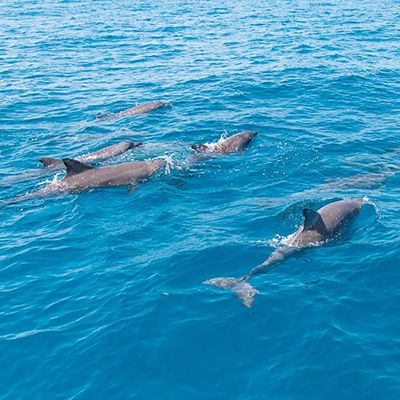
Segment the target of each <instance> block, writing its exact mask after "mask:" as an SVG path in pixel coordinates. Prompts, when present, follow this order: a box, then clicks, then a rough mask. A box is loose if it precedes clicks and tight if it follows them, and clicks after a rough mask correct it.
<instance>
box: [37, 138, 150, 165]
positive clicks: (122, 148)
mask: <svg viewBox="0 0 400 400" xmlns="http://www.w3.org/2000/svg"><path fill="white" fill-rule="evenodd" d="M142 144H143V143H142V142H136V143H134V142H130V141H128V140H124V141H122V142H119V143H115V144H112V145H111V146H107V147H104V148H102V149H100V150H97V151H94V152H93V153H88V154H85V155H83V156H79V157H75V158H74V159H75V160H78V161H82V162H97V161H104V160H107V159H108V158H111V157H115V156H119V155H120V154H123V153H125V152H126V151H128V150H129V149H133V148H135V147H138V146H141V145H142ZM39 161H40V162H41V163H42V164H43V166H44V167H45V168H64V167H65V165H64V163H63V160H61V159H59V158H52V157H41V158H39Z"/></svg>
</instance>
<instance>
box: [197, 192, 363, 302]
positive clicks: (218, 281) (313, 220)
mask: <svg viewBox="0 0 400 400" xmlns="http://www.w3.org/2000/svg"><path fill="white" fill-rule="evenodd" d="M363 202H364V200H363V199H359V198H355V199H347V200H339V201H335V202H333V203H329V204H327V205H325V206H324V207H322V208H320V209H319V210H318V211H313V210H311V209H310V208H305V209H304V210H303V215H304V223H303V225H302V226H301V227H300V228H299V229H298V230H297V231H296V232H295V233H293V234H292V235H290V236H289V238H288V243H287V245H286V246H285V247H282V248H279V249H277V250H275V251H274V252H273V253H272V254H271V256H270V257H269V258H268V259H267V260H266V261H264V262H263V263H262V264H260V265H258V266H256V267H254V268H253V269H252V270H251V271H250V272H249V273H248V274H246V275H244V276H242V277H241V278H214V279H208V280H206V281H204V282H203V283H205V284H207V285H214V286H217V287H220V288H223V289H228V290H232V291H233V292H234V293H235V296H236V297H237V298H238V299H239V300H241V302H242V303H243V304H244V305H245V306H246V307H251V306H252V304H253V301H254V296H255V295H256V294H257V293H259V292H258V290H256V289H255V288H254V287H253V286H251V285H250V284H249V283H248V280H249V279H250V278H252V277H253V276H255V275H259V274H262V273H265V272H266V271H265V270H266V269H267V268H269V267H271V266H272V265H274V264H276V263H278V262H281V261H284V260H285V259H286V258H287V257H289V256H291V255H292V254H294V253H295V252H296V251H298V250H300V249H303V248H306V247H310V246H319V245H322V244H324V243H326V242H328V241H330V240H332V239H333V238H334V237H335V236H337V235H338V234H339V233H340V232H341V231H342V230H343V229H344V228H345V227H346V226H347V225H348V224H349V223H350V222H351V221H352V220H353V219H354V217H355V216H356V215H357V214H358V213H359V211H360V210H361V207H362V205H363Z"/></svg>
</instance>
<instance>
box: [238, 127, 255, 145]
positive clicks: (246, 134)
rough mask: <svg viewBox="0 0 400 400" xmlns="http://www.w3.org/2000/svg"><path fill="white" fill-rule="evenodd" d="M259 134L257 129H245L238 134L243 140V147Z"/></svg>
mask: <svg viewBox="0 0 400 400" xmlns="http://www.w3.org/2000/svg"><path fill="white" fill-rule="evenodd" d="M257 135H258V132H256V131H243V132H240V133H239V134H238V136H239V137H240V139H241V141H242V146H243V147H244V146H247V145H248V144H250V142H251V141H252V140H253V138H254V137H255V136H257Z"/></svg>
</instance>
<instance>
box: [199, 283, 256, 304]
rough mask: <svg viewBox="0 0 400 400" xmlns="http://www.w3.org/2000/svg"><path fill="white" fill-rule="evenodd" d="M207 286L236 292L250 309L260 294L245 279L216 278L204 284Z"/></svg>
mask: <svg viewBox="0 0 400 400" xmlns="http://www.w3.org/2000/svg"><path fill="white" fill-rule="evenodd" d="M203 283H204V284H206V285H212V286H216V287H219V288H222V289H227V290H231V291H232V292H234V294H235V297H237V298H238V299H239V300H240V301H241V302H242V304H243V305H244V306H246V307H248V308H250V307H251V306H252V305H253V301H254V296H255V295H256V294H257V293H259V291H258V290H257V289H255V288H254V287H253V286H251V285H250V283H248V282H247V281H246V279H245V278H241V279H237V278H214V279H208V280H206V281H204V282H203Z"/></svg>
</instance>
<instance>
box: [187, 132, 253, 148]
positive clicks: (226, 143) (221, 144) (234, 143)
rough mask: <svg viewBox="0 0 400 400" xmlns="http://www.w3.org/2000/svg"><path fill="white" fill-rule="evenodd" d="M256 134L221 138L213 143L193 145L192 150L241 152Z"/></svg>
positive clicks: (249, 133)
mask: <svg viewBox="0 0 400 400" xmlns="http://www.w3.org/2000/svg"><path fill="white" fill-rule="evenodd" d="M256 135H258V132H251V131H243V132H240V133H237V134H236V135H232V136H229V137H227V138H221V139H220V140H218V142H215V143H205V144H193V145H191V146H190V147H191V148H192V149H193V150H196V151H199V152H206V153H234V152H237V151H242V150H244V148H245V147H246V146H247V145H249V144H250V142H251V141H252V140H253V138H254V136H256Z"/></svg>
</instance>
